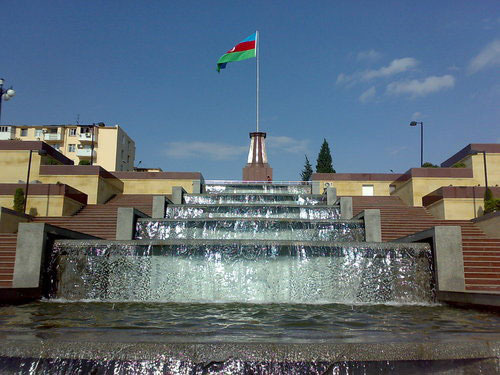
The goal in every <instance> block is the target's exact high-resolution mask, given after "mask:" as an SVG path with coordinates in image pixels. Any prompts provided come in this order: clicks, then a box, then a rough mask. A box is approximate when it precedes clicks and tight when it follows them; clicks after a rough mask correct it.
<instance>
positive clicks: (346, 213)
mask: <svg viewBox="0 0 500 375" xmlns="http://www.w3.org/2000/svg"><path fill="white" fill-rule="evenodd" d="M340 218H341V219H345V220H350V219H352V197H340Z"/></svg>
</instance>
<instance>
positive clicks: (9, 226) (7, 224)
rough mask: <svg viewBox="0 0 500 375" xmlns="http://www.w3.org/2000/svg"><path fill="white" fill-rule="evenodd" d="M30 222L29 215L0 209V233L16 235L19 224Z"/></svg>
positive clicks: (3, 208)
mask: <svg viewBox="0 0 500 375" xmlns="http://www.w3.org/2000/svg"><path fill="white" fill-rule="evenodd" d="M30 220H31V216H30V215H26V214H22V213H19V212H16V211H14V210H10V209H8V208H5V207H0V233H17V227H18V225H19V223H27V222H29V221H30Z"/></svg>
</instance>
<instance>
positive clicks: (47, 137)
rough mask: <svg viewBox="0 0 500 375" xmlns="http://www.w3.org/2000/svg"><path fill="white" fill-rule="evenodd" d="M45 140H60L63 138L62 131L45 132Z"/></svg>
mask: <svg viewBox="0 0 500 375" xmlns="http://www.w3.org/2000/svg"><path fill="white" fill-rule="evenodd" d="M43 140H44V141H46V142H60V141H62V140H63V136H62V134H61V133H44V134H43Z"/></svg>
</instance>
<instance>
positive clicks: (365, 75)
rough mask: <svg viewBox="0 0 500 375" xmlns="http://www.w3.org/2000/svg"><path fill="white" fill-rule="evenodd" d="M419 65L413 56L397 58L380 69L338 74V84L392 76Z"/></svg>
mask: <svg viewBox="0 0 500 375" xmlns="http://www.w3.org/2000/svg"><path fill="white" fill-rule="evenodd" d="M417 65H418V61H417V60H416V59H414V58H413V57H403V58H402V59H395V60H392V61H391V62H390V64H389V65H387V66H383V67H381V68H379V69H369V70H364V71H361V72H354V73H353V74H345V73H340V74H339V75H338V76H337V84H345V85H352V84H354V83H357V82H360V81H369V80H372V79H375V78H381V77H390V76H392V75H394V74H398V73H403V72H406V71H408V70H410V69H412V68H414V67H416V66H417Z"/></svg>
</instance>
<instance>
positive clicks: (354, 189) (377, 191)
mask: <svg viewBox="0 0 500 375" xmlns="http://www.w3.org/2000/svg"><path fill="white" fill-rule="evenodd" d="M326 184H330V185H329V186H330V187H334V188H336V189H337V195H345V196H351V195H352V196H358V195H362V187H363V185H373V195H386V196H388V195H390V187H389V185H392V184H393V182H392V181H338V180H330V181H320V191H324V189H325V188H326V186H327V185H326Z"/></svg>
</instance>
